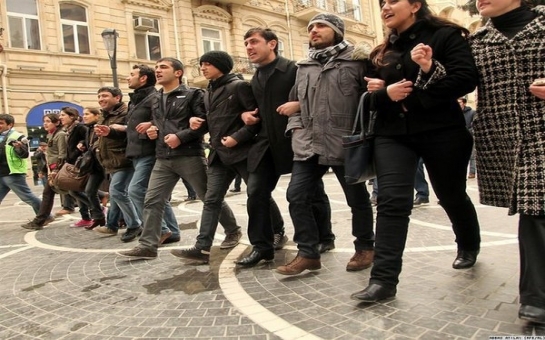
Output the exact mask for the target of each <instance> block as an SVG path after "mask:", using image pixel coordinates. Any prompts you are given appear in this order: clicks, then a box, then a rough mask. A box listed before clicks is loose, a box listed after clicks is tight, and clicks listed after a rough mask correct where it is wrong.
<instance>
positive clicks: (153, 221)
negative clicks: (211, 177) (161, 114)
mask: <svg viewBox="0 0 545 340" xmlns="http://www.w3.org/2000/svg"><path fill="white" fill-rule="evenodd" d="M180 177H181V178H185V179H187V181H188V182H189V184H191V186H192V187H193V189H195V191H196V192H197V196H198V197H199V199H201V200H203V199H205V197H206V190H207V189H206V184H207V177H206V159H205V158H204V157H200V156H176V157H172V158H169V159H161V158H158V159H157V160H156V162H155V165H154V166H153V170H152V172H151V177H150V180H149V186H148V191H147V192H146V198H145V199H144V212H143V222H144V231H143V232H142V236H141V237H140V239H139V243H140V245H139V247H141V248H146V249H149V250H152V251H157V248H158V247H159V240H160V238H161V221H162V219H163V213H164V210H165V206H166V205H167V204H168V202H169V198H170V195H171V194H172V190H174V187H175V186H176V184H177V183H178V181H179V180H180ZM219 222H220V223H221V225H222V226H223V227H224V229H225V233H226V234H232V233H236V232H238V231H239V230H240V227H239V226H238V225H237V221H236V219H235V215H234V214H233V211H232V210H231V208H230V207H229V206H228V205H227V203H225V201H222V202H221V213H220V215H219Z"/></svg>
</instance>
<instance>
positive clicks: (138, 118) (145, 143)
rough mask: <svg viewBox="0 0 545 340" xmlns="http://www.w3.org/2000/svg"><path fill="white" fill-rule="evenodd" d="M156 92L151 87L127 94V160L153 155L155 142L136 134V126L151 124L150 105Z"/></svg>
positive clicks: (141, 134) (142, 134) (143, 135)
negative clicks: (145, 123) (128, 98)
mask: <svg viewBox="0 0 545 340" xmlns="http://www.w3.org/2000/svg"><path fill="white" fill-rule="evenodd" d="M153 96H157V90H155V87H153V86H146V87H143V88H139V89H136V90H135V91H134V92H133V93H130V94H129V97H130V98H131V100H130V102H129V111H128V113H127V151H126V156H127V157H129V158H137V157H145V156H151V155H155V141H154V140H150V139H149V138H148V135H147V134H145V133H138V132H137V131H136V126H137V125H138V124H140V123H144V122H151V120H152V117H151V104H152V102H153Z"/></svg>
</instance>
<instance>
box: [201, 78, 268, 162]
mask: <svg viewBox="0 0 545 340" xmlns="http://www.w3.org/2000/svg"><path fill="white" fill-rule="evenodd" d="M204 103H205V107H206V121H207V123H208V132H209V133H210V144H211V145H212V150H211V153H210V156H209V157H208V160H209V164H212V163H213V162H214V159H215V158H216V157H217V156H219V158H220V159H221V161H222V162H223V163H224V164H228V165H229V164H235V163H238V162H241V161H243V160H245V159H246V158H248V151H249V150H250V147H251V146H252V141H253V139H254V137H255V135H256V133H257V131H259V126H260V125H259V124H255V125H245V124H244V122H243V121H242V119H241V117H240V115H241V114H242V112H245V111H252V110H255V108H256V107H257V103H256V102H255V99H254V95H253V93H252V87H251V85H250V84H249V83H247V82H245V81H244V80H240V79H239V78H238V77H237V76H236V75H234V74H226V75H225V76H223V77H221V78H219V79H217V80H216V81H214V82H211V83H210V86H209V87H208V90H207V91H206V93H205V95H204ZM226 136H231V137H232V138H234V139H235V140H236V141H237V145H236V146H235V147H233V148H228V147H225V146H223V144H222V143H221V139H222V138H223V137H226Z"/></svg>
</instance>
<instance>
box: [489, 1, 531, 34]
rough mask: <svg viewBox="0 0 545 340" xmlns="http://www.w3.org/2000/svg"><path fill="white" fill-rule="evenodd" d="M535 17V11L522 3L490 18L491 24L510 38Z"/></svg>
mask: <svg viewBox="0 0 545 340" xmlns="http://www.w3.org/2000/svg"><path fill="white" fill-rule="evenodd" d="M536 17H537V13H535V12H533V11H532V10H531V9H530V8H529V7H528V6H525V5H522V6H520V7H517V8H515V9H514V10H512V11H510V12H507V13H505V14H502V15H500V16H497V17H495V18H491V19H490V20H492V24H494V27H495V28H496V29H497V30H498V31H500V32H501V33H502V34H503V35H505V36H506V37H507V38H509V39H511V38H512V37H514V36H515V35H517V33H518V32H520V31H522V29H523V28H524V27H525V26H526V25H528V24H529V23H530V22H531V21H532V20H534V19H535V18H536Z"/></svg>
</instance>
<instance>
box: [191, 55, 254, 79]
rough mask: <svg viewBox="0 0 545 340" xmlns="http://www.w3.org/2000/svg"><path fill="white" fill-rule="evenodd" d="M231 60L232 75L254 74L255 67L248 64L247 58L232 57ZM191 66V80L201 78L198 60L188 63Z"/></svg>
mask: <svg viewBox="0 0 545 340" xmlns="http://www.w3.org/2000/svg"><path fill="white" fill-rule="evenodd" d="M232 58H233V62H234V65H233V70H232V71H231V72H232V73H241V74H247V75H253V74H254V73H255V66H254V64H252V63H251V62H250V60H249V59H248V58H243V57H232ZM189 65H190V66H191V76H193V78H198V77H203V75H202V73H201V64H200V62H199V59H198V58H197V59H192V60H190V61H189Z"/></svg>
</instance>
